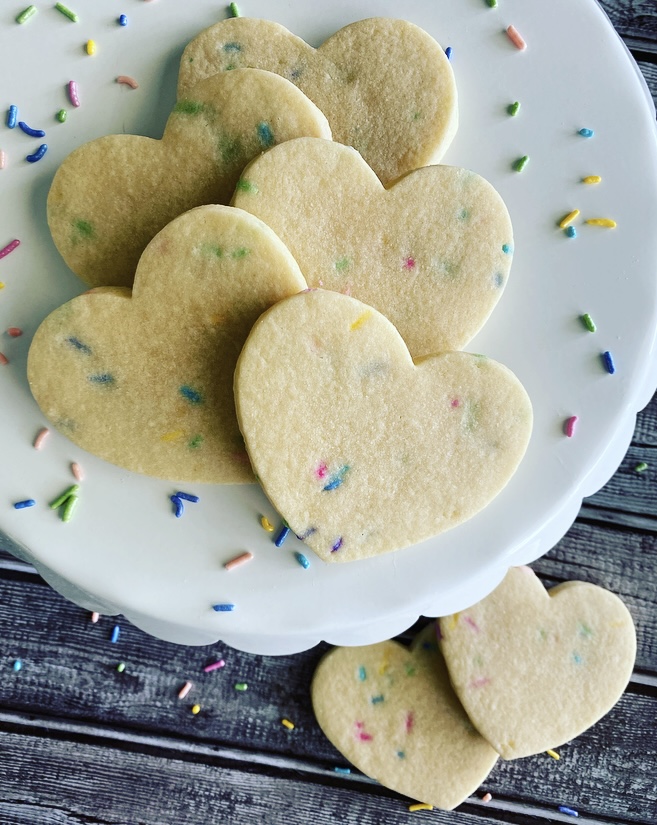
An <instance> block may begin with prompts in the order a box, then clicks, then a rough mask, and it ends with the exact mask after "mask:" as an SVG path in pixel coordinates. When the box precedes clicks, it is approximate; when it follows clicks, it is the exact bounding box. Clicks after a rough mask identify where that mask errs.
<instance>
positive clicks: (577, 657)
mask: <svg viewBox="0 0 657 825" xmlns="http://www.w3.org/2000/svg"><path fill="white" fill-rule="evenodd" d="M573 662H575V664H576V665H581V664H582V657H581V656H580V655H579V653H573Z"/></svg>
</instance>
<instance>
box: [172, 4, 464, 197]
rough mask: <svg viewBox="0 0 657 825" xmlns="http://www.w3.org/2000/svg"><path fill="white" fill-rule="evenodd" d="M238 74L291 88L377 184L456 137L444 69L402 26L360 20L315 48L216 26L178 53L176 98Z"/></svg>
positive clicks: (271, 28) (252, 27) (242, 26)
mask: <svg viewBox="0 0 657 825" xmlns="http://www.w3.org/2000/svg"><path fill="white" fill-rule="evenodd" d="M243 66H254V67H256V68H258V69H267V70H269V71H271V72H276V73H277V74H280V75H282V76H283V77H286V78H287V79H288V80H291V81H292V83H294V84H296V85H297V86H298V87H299V88H300V89H301V90H302V91H303V92H305V94H307V95H308V97H309V98H310V99H311V100H312V101H314V102H315V103H316V104H317V105H318V106H319V108H320V109H321V110H322V112H324V114H325V115H326V117H327V118H328V121H329V123H330V125H331V129H332V131H333V137H334V139H335V140H337V141H339V142H340V143H345V144H347V145H348V146H353V147H354V148H355V149H357V150H358V151H359V152H360V153H361V154H362V156H363V157H364V158H365V160H366V161H367V162H368V163H369V165H370V166H371V167H372V168H373V169H374V171H375V172H376V174H377V175H378V176H379V177H380V178H381V180H382V181H383V182H384V183H390V182H391V181H393V180H396V178H398V177H399V176H400V175H403V174H404V173H405V172H408V171H410V170H411V169H417V168H418V167H419V166H425V165H426V164H427V163H437V162H438V161H439V160H440V158H441V157H442V155H443V154H444V153H445V151H446V150H447V147H448V146H449V144H450V142H451V140H452V138H453V137H454V134H455V132H456V128H457V120H458V115H457V99H456V84H455V82H454V75H453V73H452V68H451V66H450V63H449V60H448V59H447V58H446V57H445V54H444V52H443V50H442V49H441V47H440V46H439V45H438V44H437V43H436V42H435V40H433V38H432V37H430V36H429V35H428V34H427V33H426V32H425V31H423V30H422V29H420V28H418V27H417V26H415V25H413V24H412V23H408V22H406V21H404V20H392V19H389V18H384V17H374V18H370V19H369V20H360V21H358V22H357V23H352V24H351V25H349V26H346V27H345V28H343V29H340V31H338V32H337V33H336V34H334V35H333V36H332V37H330V38H329V39H328V40H327V41H326V42H325V43H323V44H322V45H321V46H320V47H319V49H313V48H312V47H311V46H309V45H308V44H307V43H305V42H304V41H303V40H301V39H300V38H298V37H296V36H295V35H293V34H291V33H290V32H289V31H288V30H287V29H285V28H283V26H280V25H279V24H278V23H272V22H271V21H269V20H256V19H254V18H248V17H237V18H232V19H229V20H223V21H222V22H220V23H217V24H215V25H214V26H211V27H210V28H209V29H206V30H205V31H204V32H201V34H200V35H199V36H198V37H196V38H195V39H194V40H192V42H191V43H190V44H189V45H188V46H187V48H186V49H185V51H184V53H183V56H182V60H181V63H180V76H179V81H178V92H179V94H181V95H184V94H187V92H188V90H189V88H190V86H192V85H193V84H194V83H196V82H197V81H198V80H200V79H201V78H203V77H207V76H208V75H213V74H215V73H216V72H220V71H225V70H227V69H233V68H235V67H243Z"/></svg>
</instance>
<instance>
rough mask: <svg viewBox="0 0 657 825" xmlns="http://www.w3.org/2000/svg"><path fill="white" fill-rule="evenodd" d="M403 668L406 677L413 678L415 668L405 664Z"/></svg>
mask: <svg viewBox="0 0 657 825" xmlns="http://www.w3.org/2000/svg"><path fill="white" fill-rule="evenodd" d="M405 668H406V675H407V676H415V673H416V670H415V667H414V666H413V665H409V664H406V665H405Z"/></svg>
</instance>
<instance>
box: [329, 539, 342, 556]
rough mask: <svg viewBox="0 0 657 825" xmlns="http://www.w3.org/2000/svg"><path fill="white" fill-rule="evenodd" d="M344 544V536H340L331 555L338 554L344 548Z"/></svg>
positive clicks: (332, 548)
mask: <svg viewBox="0 0 657 825" xmlns="http://www.w3.org/2000/svg"><path fill="white" fill-rule="evenodd" d="M343 544H344V539H343V538H342V536H340V538H339V539H338V540H337V541H336V542H335V544H334V545H333V547H331V553H337V552H338V550H339V549H340V548H341V547H342V545H343Z"/></svg>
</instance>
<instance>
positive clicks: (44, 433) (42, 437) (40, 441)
mask: <svg viewBox="0 0 657 825" xmlns="http://www.w3.org/2000/svg"><path fill="white" fill-rule="evenodd" d="M49 435H50V430H49V429H48V428H47V427H42V428H41V429H40V430H39V432H38V433H37V434H36V438H35V439H34V442H33V444H32V446H33V447H34V449H35V450H40V449H41V448H42V447H43V445H44V444H45V441H46V439H47V438H48V436H49Z"/></svg>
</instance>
